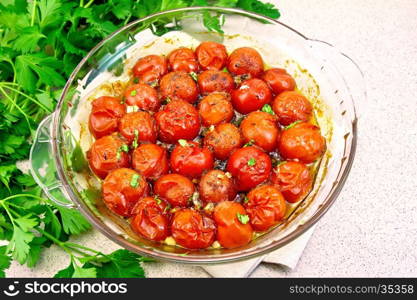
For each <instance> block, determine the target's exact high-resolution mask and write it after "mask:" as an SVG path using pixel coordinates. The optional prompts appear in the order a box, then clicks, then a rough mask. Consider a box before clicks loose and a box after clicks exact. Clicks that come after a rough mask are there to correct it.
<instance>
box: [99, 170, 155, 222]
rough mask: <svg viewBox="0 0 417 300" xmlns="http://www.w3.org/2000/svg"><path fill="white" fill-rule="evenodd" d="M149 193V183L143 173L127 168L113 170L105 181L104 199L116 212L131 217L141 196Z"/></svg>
mask: <svg viewBox="0 0 417 300" xmlns="http://www.w3.org/2000/svg"><path fill="white" fill-rule="evenodd" d="M147 193H148V184H147V182H146V180H145V177H143V176H142V175H141V174H139V173H138V172H136V171H133V170H131V169H127V168H121V169H116V170H113V171H111V172H110V173H109V175H107V177H106V178H105V179H104V181H103V188H102V194H103V201H104V203H105V204H106V206H107V207H108V208H109V209H110V210H111V211H113V212H114V213H116V214H118V215H121V216H123V217H130V216H131V215H132V210H133V208H134V206H135V204H136V202H138V201H139V199H140V198H142V197H144V196H146V195H147Z"/></svg>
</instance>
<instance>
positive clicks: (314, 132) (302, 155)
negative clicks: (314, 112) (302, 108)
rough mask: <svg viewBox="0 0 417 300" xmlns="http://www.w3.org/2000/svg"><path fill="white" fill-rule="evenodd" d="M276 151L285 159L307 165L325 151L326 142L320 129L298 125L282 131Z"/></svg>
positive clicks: (308, 124)
mask: <svg viewBox="0 0 417 300" xmlns="http://www.w3.org/2000/svg"><path fill="white" fill-rule="evenodd" d="M278 151H279V153H280V155H281V156H282V157H283V158H285V159H298V160H299V161H301V162H303V163H306V164H309V163H312V162H314V161H315V160H317V159H318V158H319V157H321V156H322V155H323V154H324V152H325V151H326V140H325V138H324V137H323V136H322V135H321V134H320V128H319V127H317V126H315V125H313V124H310V123H299V124H296V125H294V126H293V127H291V128H289V129H286V130H283V131H282V133H281V137H280V139H279V144H278Z"/></svg>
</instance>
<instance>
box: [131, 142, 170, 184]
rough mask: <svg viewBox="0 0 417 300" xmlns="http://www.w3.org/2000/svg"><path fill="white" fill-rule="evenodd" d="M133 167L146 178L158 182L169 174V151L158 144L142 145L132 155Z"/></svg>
mask: <svg viewBox="0 0 417 300" xmlns="http://www.w3.org/2000/svg"><path fill="white" fill-rule="evenodd" d="M132 166H133V168H134V169H135V170H137V171H139V172H140V173H141V174H143V175H144V176H145V177H146V178H149V179H152V180H156V179H158V178H159V177H160V176H161V175H164V174H167V173H168V172H169V161H168V155H167V151H166V150H165V148H162V147H161V146H158V145H156V144H142V145H140V146H139V147H137V148H136V149H135V150H134V151H133V153H132Z"/></svg>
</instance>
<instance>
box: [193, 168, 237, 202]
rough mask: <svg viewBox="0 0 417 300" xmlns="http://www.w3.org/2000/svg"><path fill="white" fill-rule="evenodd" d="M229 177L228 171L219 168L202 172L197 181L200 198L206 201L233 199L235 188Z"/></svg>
mask: <svg viewBox="0 0 417 300" xmlns="http://www.w3.org/2000/svg"><path fill="white" fill-rule="evenodd" d="M231 177H232V175H231V174H230V173H225V172H223V171H221V170H211V171H208V172H207V173H206V174H204V175H203V176H202V177H201V180H200V183H199V191H200V198H201V200H203V201H204V202H206V203H207V202H214V203H217V202H221V201H228V200H230V201H231V200H233V199H234V198H235V197H236V189H235V187H234V184H233V179H232V178H231Z"/></svg>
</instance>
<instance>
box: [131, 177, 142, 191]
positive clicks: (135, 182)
mask: <svg viewBox="0 0 417 300" xmlns="http://www.w3.org/2000/svg"><path fill="white" fill-rule="evenodd" d="M139 179H140V175H139V174H134V175H133V176H132V179H131V180H130V186H131V187H134V188H136V187H138V185H139Z"/></svg>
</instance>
